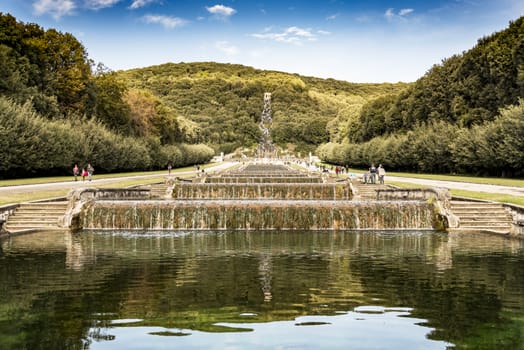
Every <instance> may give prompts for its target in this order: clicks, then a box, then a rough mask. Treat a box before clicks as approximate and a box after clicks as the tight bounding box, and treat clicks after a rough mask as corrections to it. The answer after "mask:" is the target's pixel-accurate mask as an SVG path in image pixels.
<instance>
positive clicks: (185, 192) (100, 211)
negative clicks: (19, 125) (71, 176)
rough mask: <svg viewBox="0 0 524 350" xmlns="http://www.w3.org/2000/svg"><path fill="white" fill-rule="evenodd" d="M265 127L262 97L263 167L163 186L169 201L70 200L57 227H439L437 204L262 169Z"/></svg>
mask: <svg viewBox="0 0 524 350" xmlns="http://www.w3.org/2000/svg"><path fill="white" fill-rule="evenodd" d="M271 126H272V118H271V93H268V92H266V93H265V94H264V109H263V111H262V118H261V121H260V124H259V128H260V131H261V139H260V142H259V146H258V151H257V153H258V157H259V158H263V159H265V160H266V161H264V162H262V163H256V164H247V165H244V166H242V167H241V168H239V169H235V170H232V171H228V172H224V173H222V174H213V176H205V177H203V178H199V182H185V183H182V182H178V183H176V182H175V183H170V188H169V190H168V191H167V193H170V194H171V195H170V198H167V199H162V200H152V199H144V194H143V193H142V192H140V193H138V194H135V193H134V192H133V193H127V192H123V193H122V194H120V195H118V193H113V192H111V191H107V190H98V191H97V190H94V192H93V193H90V192H89V193H88V192H85V193H76V194H74V193H73V194H72V195H71V196H70V198H71V199H70V205H69V209H68V212H67V213H66V216H65V217H64V223H65V224H64V225H66V226H69V227H71V228H73V229H85V230H104V229H108V230H387V229H393V230H398V229H412V230H421V229H429V230H432V229H434V228H436V227H437V226H439V225H440V224H441V222H440V221H439V220H440V218H441V216H439V215H440V214H439V208H438V207H437V206H436V205H435V203H436V202H438V201H428V200H427V198H419V199H416V198H412V200H404V198H401V199H400V200H379V198H378V197H377V200H366V201H355V200H353V198H352V197H353V195H352V192H351V186H350V185H349V182H347V181H340V182H334V181H332V182H330V183H329V182H328V183H326V178H323V177H321V176H320V175H316V176H311V175H309V174H306V173H304V172H301V171H298V170H293V169H291V168H289V167H288V166H286V165H284V164H271V163H269V160H270V159H272V158H276V150H275V146H274V145H273V141H272V139H271ZM202 180H203V181H202ZM91 191H93V190H91ZM121 191H122V190H121ZM99 192H100V193H99ZM117 192H118V191H117ZM128 192H129V191H128ZM126 197H127V198H126Z"/></svg>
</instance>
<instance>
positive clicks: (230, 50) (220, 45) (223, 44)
mask: <svg viewBox="0 0 524 350" xmlns="http://www.w3.org/2000/svg"><path fill="white" fill-rule="evenodd" d="M215 47H216V48H217V49H218V50H220V51H222V52H224V53H226V54H227V55H229V56H234V55H236V54H238V51H239V50H238V48H237V47H236V46H234V45H231V44H230V43H229V42H227V41H217V42H216V43H215Z"/></svg>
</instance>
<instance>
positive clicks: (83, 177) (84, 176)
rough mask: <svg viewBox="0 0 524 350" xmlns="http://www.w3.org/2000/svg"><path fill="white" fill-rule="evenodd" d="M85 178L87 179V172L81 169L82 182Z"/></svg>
mask: <svg viewBox="0 0 524 350" xmlns="http://www.w3.org/2000/svg"><path fill="white" fill-rule="evenodd" d="M86 177H87V170H86V168H83V169H82V182H84V181H85V180H86Z"/></svg>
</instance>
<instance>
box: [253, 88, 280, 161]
mask: <svg viewBox="0 0 524 350" xmlns="http://www.w3.org/2000/svg"><path fill="white" fill-rule="evenodd" d="M272 125H273V118H272V117H271V93H270V92H266V93H264V108H263V109H262V116H261V117H260V123H259V124H258V128H259V129H260V133H261V137H260V141H259V143H258V150H257V156H258V158H262V159H267V158H274V157H275V156H276V149H275V145H273V140H272V138H271V127H272Z"/></svg>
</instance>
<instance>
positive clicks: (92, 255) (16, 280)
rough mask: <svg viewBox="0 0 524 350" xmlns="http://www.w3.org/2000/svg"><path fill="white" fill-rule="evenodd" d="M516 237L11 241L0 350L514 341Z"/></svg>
mask: <svg viewBox="0 0 524 350" xmlns="http://www.w3.org/2000/svg"><path fill="white" fill-rule="evenodd" d="M522 245H523V242H522V241H515V240H510V239H506V238H501V237H497V236H486V235H460V234H449V235H446V234H437V233H420V232H411V233H409V232H402V233H391V232H376V233H361V232H360V233H359V232H274V231H272V232H232V233H226V232H220V233H210V232H202V233H198V232H191V233H184V232H172V233H145V232H143V233H138V232H128V233H122V232H114V233H108V232H103V233H102V232H100V233H96V232H95V233H79V234H70V233H66V234H64V233H62V232H56V233H46V234H37V235H28V236H18V237H12V238H11V239H9V240H6V241H3V242H2V245H1V246H2V248H3V251H4V255H3V256H0V279H1V280H2V284H1V286H0V290H1V295H2V296H3V298H2V299H1V300H0V348H2V349H19V348H31V349H33V348H35V349H36V348H53V349H60V348H67V349H75V348H79V349H81V348H92V349H103V348H106V347H107V348H109V347H111V348H112V349H115V348H126V349H129V348H139V349H147V348H159V347H162V346H164V347H182V348H192V347H193V348H196V347H197V346H198V347H199V348H202V347H203V346H206V347H208V348H217V349H218V348H225V347H232V348H251V347H258V348H301V349H302V348H315V349H319V348H326V349H333V348H348V347H353V348H354V347H358V348H364V349H365V348H388V349H391V348H406V347H408V348H424V349H427V348H438V349H443V348H446V347H447V346H449V345H450V344H454V345H455V346H456V347H458V348H460V347H468V346H469V347H471V346H472V344H474V347H475V348H483V347H484V348H490V345H491V343H490V342H493V341H497V342H498V343H497V344H499V345H500V344H502V345H500V346H498V348H508V349H514V348H518V346H520V345H521V344H522V342H521V339H522V338H521V334H522V333H521V330H522V326H523V321H522V320H523V315H524V305H523V304H524V302H523V300H522V295H524V276H523V275H522V270H521V267H522V263H523V262H524V257H523V256H524V254H523V249H522V248H523V246H522ZM377 334H380V336H377Z"/></svg>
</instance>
